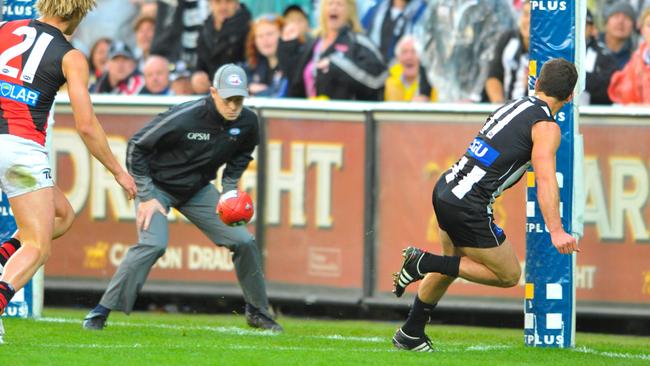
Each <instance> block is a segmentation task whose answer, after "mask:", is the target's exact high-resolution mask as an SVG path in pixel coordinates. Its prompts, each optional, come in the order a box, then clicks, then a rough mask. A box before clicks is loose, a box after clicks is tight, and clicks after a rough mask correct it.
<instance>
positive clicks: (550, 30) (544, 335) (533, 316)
mask: <svg viewBox="0 0 650 366" xmlns="http://www.w3.org/2000/svg"><path fill="white" fill-rule="evenodd" d="M530 3H531V21H530V50H529V55H530V56H529V57H530V63H529V85H528V86H529V91H532V89H533V88H534V84H535V80H536V79H537V76H538V75H539V72H540V70H541V68H542V65H543V64H544V62H546V61H548V60H550V59H552V58H557V57H562V58H564V59H566V60H568V61H571V62H573V63H574V64H575V65H576V68H577V69H578V74H579V79H578V85H576V89H575V93H574V101H576V103H577V100H578V99H579V98H578V95H579V93H580V92H581V91H582V89H583V88H584V69H583V67H582V62H583V58H584V56H583V55H584V52H585V36H584V28H585V17H586V2H585V0H576V1H570V0H566V1H565V0H531V1H530ZM576 103H573V102H572V103H568V104H566V105H565V106H564V107H563V108H562V109H561V110H560V112H559V113H558V114H557V115H556V116H555V117H556V120H557V121H558V123H559V125H560V127H561V129H562V140H561V143H560V147H559V149H558V152H557V164H556V165H557V179H558V185H559V187H560V213H561V216H562V224H563V226H564V229H565V230H566V231H567V232H569V233H572V234H573V235H574V236H576V237H577V238H579V237H580V236H582V213H583V212H584V205H585V202H584V192H583V189H584V188H583V187H584V184H582V183H581V180H582V178H583V174H582V173H581V171H582V167H583V149H582V137H581V136H580V134H579V132H578V126H579V118H578V117H579V113H578V106H577V104H576ZM527 186H528V187H527V198H526V275H525V277H526V281H525V282H526V284H525V300H524V342H525V344H526V345H528V346H533V347H559V348H565V347H574V346H575V327H576V324H575V323H576V318H575V300H576V299H575V282H574V277H575V266H576V254H575V253H573V254H571V255H566V254H560V253H559V252H558V251H557V250H556V249H555V247H554V246H553V245H552V243H551V238H550V235H549V233H548V230H547V228H546V226H545V224H544V219H543V217H542V213H541V210H540V208H539V205H538V204H537V189H536V186H535V176H534V172H533V171H529V172H528V177H527Z"/></svg>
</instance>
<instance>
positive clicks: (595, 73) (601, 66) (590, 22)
mask: <svg viewBox="0 0 650 366" xmlns="http://www.w3.org/2000/svg"><path fill="white" fill-rule="evenodd" d="M586 23H587V24H586V26H585V37H586V40H587V42H586V43H587V53H586V56H585V60H584V68H585V72H586V85H585V91H584V92H583V93H582V95H581V96H580V98H581V101H580V102H581V104H612V101H611V100H610V99H609V96H608V95H607V87H608V86H609V80H610V78H611V77H612V74H613V73H614V71H616V58H614V56H613V55H612V53H611V52H609V50H608V49H607V47H605V45H603V44H602V43H600V42H599V41H598V38H597V36H598V29H597V28H596V26H595V24H594V18H593V16H592V13H591V11H590V10H589V9H587V21H586Z"/></svg>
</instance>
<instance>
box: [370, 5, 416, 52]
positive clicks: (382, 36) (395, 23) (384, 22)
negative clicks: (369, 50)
mask: <svg viewBox="0 0 650 366" xmlns="http://www.w3.org/2000/svg"><path fill="white" fill-rule="evenodd" d="M426 8H427V3H426V1H424V0H380V1H376V2H375V3H374V5H373V6H372V7H370V9H369V10H368V12H367V13H366V14H365V15H364V16H363V19H362V21H361V24H362V25H363V27H364V28H365V29H366V32H367V34H368V36H369V37H370V39H371V40H372V41H373V42H374V43H375V44H376V45H377V46H378V47H379V50H380V51H381V54H382V55H383V56H384V60H385V61H386V62H387V63H390V62H391V61H392V60H393V57H395V45H396V44H397V41H398V40H399V39H400V38H401V37H402V36H403V35H406V34H412V33H413V27H414V25H415V24H416V22H417V21H418V20H420V18H421V17H422V15H423V14H424V11H425V10H426Z"/></svg>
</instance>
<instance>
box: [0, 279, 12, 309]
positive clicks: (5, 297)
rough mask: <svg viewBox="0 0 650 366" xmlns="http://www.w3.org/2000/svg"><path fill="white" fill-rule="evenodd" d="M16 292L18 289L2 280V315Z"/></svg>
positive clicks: (0, 302)
mask: <svg viewBox="0 0 650 366" xmlns="http://www.w3.org/2000/svg"><path fill="white" fill-rule="evenodd" d="M15 293H16V291H15V290H14V288H13V287H12V286H11V285H10V284H8V283H6V282H4V281H0V315H2V313H4V312H5V308H6V307H7V305H8V304H9V301H11V298H12V297H14V294H15Z"/></svg>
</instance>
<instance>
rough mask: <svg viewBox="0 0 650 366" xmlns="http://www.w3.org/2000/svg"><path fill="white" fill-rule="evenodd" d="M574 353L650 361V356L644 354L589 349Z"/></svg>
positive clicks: (576, 350)
mask: <svg viewBox="0 0 650 366" xmlns="http://www.w3.org/2000/svg"><path fill="white" fill-rule="evenodd" d="M573 351H574V352H580V353H588V354H591V355H597V356H603V357H610V358H624V359H628V360H630V359H636V360H647V361H650V355H644V354H642V353H639V354H633V353H622V352H606V351H596V350H595V349H591V348H587V347H578V348H574V349H573Z"/></svg>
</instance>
